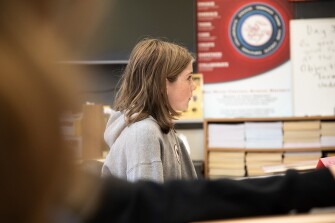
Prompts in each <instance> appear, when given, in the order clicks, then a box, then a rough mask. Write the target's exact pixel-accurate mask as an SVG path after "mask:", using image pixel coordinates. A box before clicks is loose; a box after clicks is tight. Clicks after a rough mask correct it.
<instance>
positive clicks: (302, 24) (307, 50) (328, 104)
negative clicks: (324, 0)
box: [290, 18, 335, 116]
mask: <svg viewBox="0 0 335 223" xmlns="http://www.w3.org/2000/svg"><path fill="white" fill-rule="evenodd" d="M290 41H291V43H290V45H291V46H290V49H291V64H292V85H293V86H292V92H293V113H294V116H312V115H335V18H326V19H300V20H291V21H290Z"/></svg>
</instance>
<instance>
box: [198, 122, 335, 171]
mask: <svg viewBox="0 0 335 223" xmlns="http://www.w3.org/2000/svg"><path fill="white" fill-rule="evenodd" d="M313 120H315V121H335V116H308V117H265V118H259V117H257V118H209V119H204V123H203V129H204V144H205V145H204V152H205V154H204V175H205V177H208V171H209V168H208V156H209V152H211V151H236V152H237V151H239V152H241V151H242V152H286V151H291V152H306V151H333V150H335V147H315V148H217V147H215V148H213V147H212V148H209V146H208V125H209V124H233V123H236V124H238V123H245V122H278V121H313Z"/></svg>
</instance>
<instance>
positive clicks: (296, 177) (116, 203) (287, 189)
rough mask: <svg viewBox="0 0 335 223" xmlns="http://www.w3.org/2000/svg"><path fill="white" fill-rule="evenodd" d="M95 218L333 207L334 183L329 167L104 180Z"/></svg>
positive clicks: (157, 218) (193, 217)
mask: <svg viewBox="0 0 335 223" xmlns="http://www.w3.org/2000/svg"><path fill="white" fill-rule="evenodd" d="M102 194H103V196H102V200H101V202H100V203H99V205H100V206H99V207H98V208H97V210H98V211H97V212H96V213H95V215H94V217H93V218H92V219H91V222H99V223H103V222H146V223H149V222H155V223H156V222H189V221H199V220H210V219H224V218H234V217H244V216H257V215H273V214H284V213H287V212H289V211H291V210H296V211H299V212H303V211H308V210H309V209H310V208H312V207H325V206H335V181H334V178H333V176H332V175H331V173H330V171H329V170H328V169H321V170H317V171H314V172H310V173H304V174H299V173H297V172H296V171H293V170H289V171H288V172H287V173H286V175H285V176H273V177H267V178H258V179H245V180H229V179H221V180H211V181H209V180H194V181H170V182H167V183H165V184H157V183H153V182H137V183H128V182H125V181H122V180H119V179H116V178H110V179H108V180H106V182H105V185H104V190H103V191H102Z"/></svg>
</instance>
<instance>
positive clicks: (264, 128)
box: [245, 122, 283, 148]
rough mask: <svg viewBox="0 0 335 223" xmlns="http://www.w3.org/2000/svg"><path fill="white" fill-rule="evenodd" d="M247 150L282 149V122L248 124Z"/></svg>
mask: <svg viewBox="0 0 335 223" xmlns="http://www.w3.org/2000/svg"><path fill="white" fill-rule="evenodd" d="M245 138H246V148H282V146H283V131H282V122H246V123H245Z"/></svg>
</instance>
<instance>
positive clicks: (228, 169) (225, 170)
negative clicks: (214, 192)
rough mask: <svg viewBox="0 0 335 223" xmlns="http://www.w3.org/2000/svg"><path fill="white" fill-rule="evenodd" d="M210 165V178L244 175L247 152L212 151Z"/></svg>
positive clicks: (209, 156) (209, 157) (209, 159)
mask: <svg viewBox="0 0 335 223" xmlns="http://www.w3.org/2000/svg"><path fill="white" fill-rule="evenodd" d="M208 167H209V177H210V178H218V177H219V178H221V177H244V176H245V152H225V151H210V152H209V155H208Z"/></svg>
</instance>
